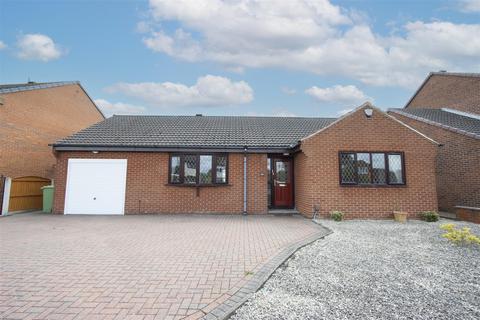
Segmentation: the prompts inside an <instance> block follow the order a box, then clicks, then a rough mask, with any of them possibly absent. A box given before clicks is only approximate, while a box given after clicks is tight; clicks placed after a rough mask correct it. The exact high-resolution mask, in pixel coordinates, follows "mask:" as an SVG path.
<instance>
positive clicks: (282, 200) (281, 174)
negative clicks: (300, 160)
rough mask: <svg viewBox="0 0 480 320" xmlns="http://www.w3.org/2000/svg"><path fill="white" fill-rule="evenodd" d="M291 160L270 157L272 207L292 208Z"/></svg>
mask: <svg viewBox="0 0 480 320" xmlns="http://www.w3.org/2000/svg"><path fill="white" fill-rule="evenodd" d="M292 164H293V161H292V159H291V158H272V168H271V169H272V188H273V190H272V191H273V192H272V207H274V208H293V166H292Z"/></svg>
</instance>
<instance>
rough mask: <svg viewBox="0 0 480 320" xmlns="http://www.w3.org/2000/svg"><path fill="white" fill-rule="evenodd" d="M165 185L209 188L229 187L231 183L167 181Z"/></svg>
mask: <svg viewBox="0 0 480 320" xmlns="http://www.w3.org/2000/svg"><path fill="white" fill-rule="evenodd" d="M165 186H167V187H180V188H203V187H206V188H211V187H214V188H215V187H231V186H232V185H231V184H228V183H222V184H213V183H212V184H181V183H178V184H177V183H167V184H165Z"/></svg>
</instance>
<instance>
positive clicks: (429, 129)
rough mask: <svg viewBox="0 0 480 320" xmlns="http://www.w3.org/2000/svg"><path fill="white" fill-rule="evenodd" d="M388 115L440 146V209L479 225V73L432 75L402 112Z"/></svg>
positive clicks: (438, 157) (438, 175) (393, 110)
mask: <svg viewBox="0 0 480 320" xmlns="http://www.w3.org/2000/svg"><path fill="white" fill-rule="evenodd" d="M389 113H390V115H392V116H394V117H395V118H397V119H399V120H400V121H402V122H404V123H406V124H408V125H410V126H411V127H413V128H415V129H417V130H418V131H420V132H422V133H424V134H426V135H427V136H429V137H431V138H433V139H435V141H438V142H439V143H441V144H442V147H441V148H439V150H438V151H439V152H438V155H437V161H436V174H437V194H438V205H439V209H440V210H441V211H446V212H452V213H453V212H456V213H457V215H458V216H459V218H461V219H464V220H470V221H475V222H477V223H480V74H472V73H450V72H433V73H431V74H430V75H429V76H428V77H427V78H426V80H425V81H424V82H423V84H422V85H421V86H420V88H419V89H418V90H417V91H416V92H415V94H414V95H413V96H412V98H411V99H410V100H409V101H408V103H407V104H406V105H405V107H404V108H403V109H390V110H389Z"/></svg>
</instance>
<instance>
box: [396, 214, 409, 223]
mask: <svg viewBox="0 0 480 320" xmlns="http://www.w3.org/2000/svg"><path fill="white" fill-rule="evenodd" d="M407 216H408V212H406V211H393V218H394V219H395V221H397V222H402V223H404V222H407Z"/></svg>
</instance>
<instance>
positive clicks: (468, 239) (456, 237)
mask: <svg viewBox="0 0 480 320" xmlns="http://www.w3.org/2000/svg"><path fill="white" fill-rule="evenodd" d="M440 228H441V229H443V230H445V231H446V233H444V234H443V235H442V237H444V238H446V239H448V241H450V242H452V243H454V244H457V245H469V244H477V245H480V238H479V237H477V236H476V235H474V234H472V233H471V232H470V228H467V227H463V228H461V229H457V227H456V226H455V225H454V224H453V223H447V224H443V225H441V226H440Z"/></svg>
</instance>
